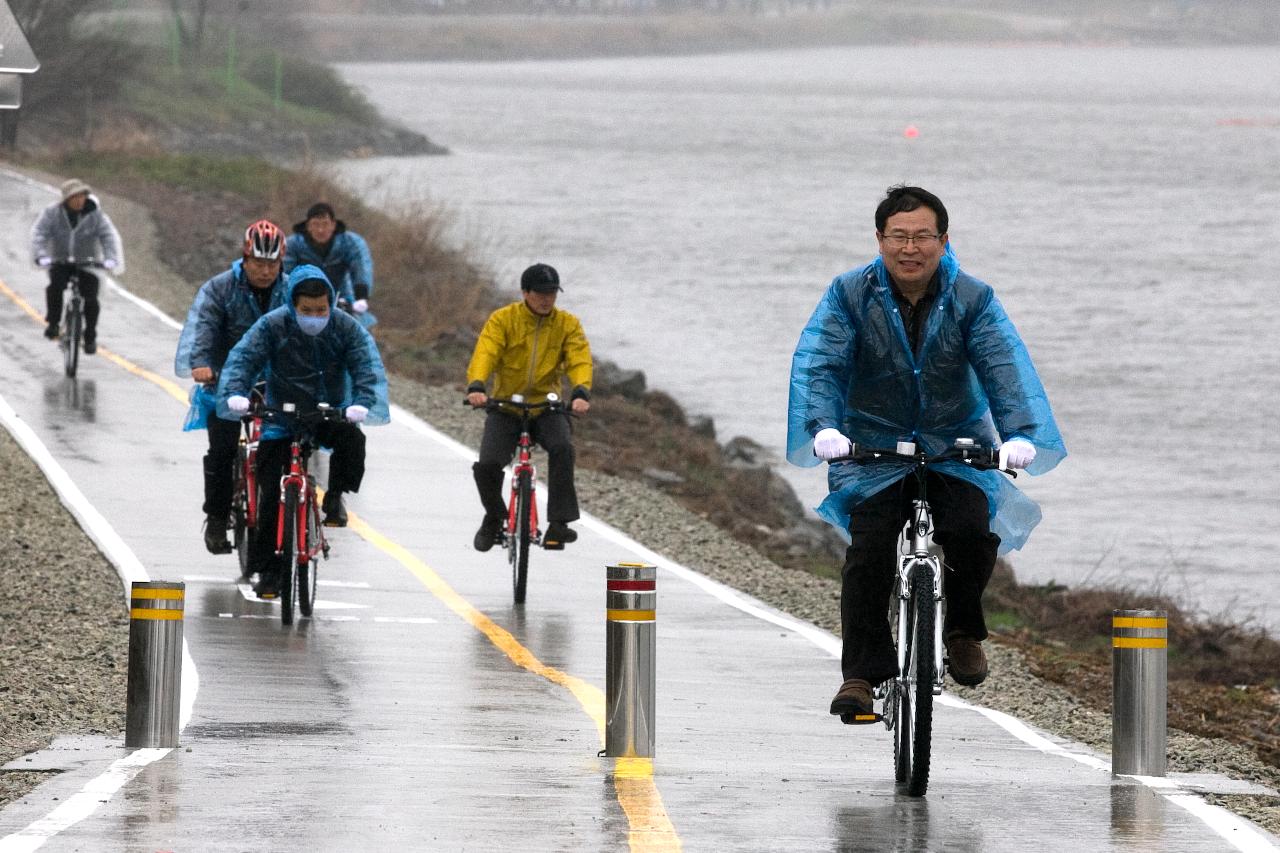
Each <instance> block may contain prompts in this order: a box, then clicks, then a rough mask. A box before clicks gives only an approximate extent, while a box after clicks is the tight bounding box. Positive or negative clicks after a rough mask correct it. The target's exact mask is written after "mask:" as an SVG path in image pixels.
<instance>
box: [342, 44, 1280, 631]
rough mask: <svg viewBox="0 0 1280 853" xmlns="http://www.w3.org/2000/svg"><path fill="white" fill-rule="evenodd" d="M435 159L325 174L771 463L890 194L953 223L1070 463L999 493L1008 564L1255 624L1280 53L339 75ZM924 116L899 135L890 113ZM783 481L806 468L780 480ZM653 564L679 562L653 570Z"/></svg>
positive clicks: (1272, 362)
mask: <svg viewBox="0 0 1280 853" xmlns="http://www.w3.org/2000/svg"><path fill="white" fill-rule="evenodd" d="M345 73H346V74H347V75H348V76H349V78H350V79H351V80H353V81H354V82H356V83H357V84H359V85H360V86H362V87H363V88H364V89H365V90H366V91H367V92H368V93H369V95H370V96H371V98H372V99H373V100H374V101H375V103H377V105H378V106H379V107H381V108H382V109H383V110H384V111H385V112H386V113H388V114H390V115H393V116H396V117H398V118H399V119H401V120H402V121H403V122H404V123H406V124H408V125H409V126H411V127H413V128H414V129H417V130H420V131H423V132H425V133H427V134H429V135H430V136H431V137H432V138H433V139H435V140H436V141H438V142H441V143H443V144H445V145H448V146H449V147H450V148H452V149H453V152H454V154H453V155H452V156H449V157H437V158H380V159H372V160H365V161H356V162H350V163H347V164H344V165H343V166H342V175H343V177H344V179H346V180H347V181H348V182H350V183H351V184H352V185H353V186H355V187H357V188H359V189H361V190H362V191H364V192H366V193H368V194H369V195H370V196H372V197H374V198H375V199H386V198H391V199H400V200H405V199H426V200H429V201H431V202H432V203H435V204H439V205H443V206H445V207H446V208H447V209H449V210H450V211H451V212H453V213H454V214H455V217H456V218H455V236H456V238H457V239H459V240H465V241H468V242H470V243H472V244H473V245H477V246H478V247H479V248H480V249H482V250H483V254H484V255H485V256H486V257H487V258H488V259H489V260H490V262H491V263H492V264H493V265H494V267H495V268H496V269H498V270H499V271H501V273H502V274H503V275H504V276H505V277H506V279H507V280H509V281H510V282H511V283H512V284H511V287H512V292H513V296H514V294H515V291H516V287H517V285H516V284H515V282H516V277H517V276H518V273H519V271H520V270H521V269H522V268H523V267H524V266H525V265H527V264H528V263H530V262H533V261H535V260H543V261H547V262H549V263H552V264H554V265H555V266H557V267H558V268H559V269H560V271H561V274H562V278H563V281H564V285H565V293H564V294H563V295H562V303H561V304H562V305H563V306H564V307H566V308H568V309H569V310H571V311H574V312H575V313H577V314H579V316H581V317H582V318H583V321H584V323H585V325H586V329H587V332H588V335H589V336H590V338H591V341H592V344H593V347H594V349H595V350H596V351H597V353H598V354H599V355H603V356H605V357H608V358H612V359H614V360H616V361H618V362H621V363H623V364H625V365H628V366H634V367H641V368H643V369H644V370H645V371H646V373H647V375H648V376H649V379H650V383H651V385H653V386H655V387H660V388H663V389H665V390H668V391H670V392H672V393H673V394H674V395H675V396H676V397H677V398H679V399H680V400H681V401H683V402H684V403H685V404H686V405H687V406H688V408H690V409H691V410H693V411H695V412H700V413H706V414H710V415H712V416H714V418H715V420H716V423H717V425H718V428H719V433H720V437H721V439H722V440H723V439H725V438H728V437H729V436H732V435H734V434H745V435H749V436H751V437H752V438H755V439H756V440H758V441H760V442H761V443H763V444H765V445H767V446H770V447H772V448H775V449H778V450H780V449H781V447H782V444H783V441H784V430H785V420H784V419H785V408H786V393H787V373H788V368H789V361H790V356H791V351H792V348H793V346H794V344H795V341H796V337H797V335H798V334H799V331H800V328H801V327H802V325H803V324H804V322H805V320H806V319H807V317H808V315H809V313H810V311H811V310H812V309H813V306H814V304H815V303H816V301H817V299H818V297H819V295H820V294H821V292H822V290H823V288H824V287H825V286H826V284H827V283H828V282H829V281H830V280H831V278H832V277H834V276H835V275H836V274H838V273H840V272H842V271H844V270H845V269H848V268H850V267H853V266H857V265H860V264H862V263H865V262H866V261H868V260H869V259H871V257H872V256H873V253H874V252H875V242H874V239H873V230H874V225H873V222H872V212H873V210H874V207H875V204H876V202H877V201H878V200H879V198H880V197H881V196H882V194H883V191H884V189H885V187H887V186H888V185H889V184H892V183H896V182H900V181H906V182H910V183H917V184H920V185H923V186H926V187H928V188H931V189H932V190H933V191H934V192H936V193H938V194H939V195H940V196H941V197H942V198H943V200H944V201H945V202H946V204H947V206H948V208H949V210H950V213H951V223H952V224H951V229H950V232H951V238H952V242H953V245H954V247H955V249H956V252H957V254H958V256H959V258H960V261H961V264H962V266H963V267H964V268H965V269H967V270H968V271H969V272H971V273H973V274H974V275H977V276H978V277H980V278H982V279H984V280H986V281H988V282H989V283H991V284H992V285H993V286H994V287H995V288H996V290H997V293H998V294H999V295H1000V298H1001V299H1002V301H1003V302H1004V304H1005V306H1006V308H1007V309H1008V311H1009V313H1010V314H1011V316H1012V317H1013V319H1014V321H1015V322H1016V324H1017V325H1018V328H1019V329H1020V331H1021V332H1022V334H1023V336H1024V338H1025V339H1026V341H1027V343H1028V345H1029V347H1030V349H1031V352H1032V354H1033V356H1034V358H1035V360H1036V362H1037V365H1038V366H1039V368H1040V372H1041V375H1042V377H1043V378H1044V381H1045V385H1046V386H1047V388H1048V390H1049V394H1050V398H1051V399H1052V401H1053V402H1054V405H1055V408H1056V411H1057V415H1058V418H1059V421H1060V424H1061V426H1062V430H1063V433H1064V434H1065V436H1066V440H1067V444H1068V447H1069V449H1070V451H1071V454H1072V455H1071V456H1070V457H1069V458H1068V459H1067V460H1066V462H1065V463H1064V464H1063V465H1062V466H1060V467H1059V468H1058V470H1057V471H1055V472H1053V473H1052V474H1050V475H1048V476H1046V477H1040V478H1036V479H1035V480H1034V481H1030V478H1025V477H1024V478H1020V479H1019V481H1018V482H1019V484H1020V485H1022V486H1023V487H1024V488H1025V489H1026V490H1027V491H1028V492H1030V493H1031V494H1033V495H1034V496H1035V497H1036V499H1037V500H1039V501H1040V503H1041V505H1042V506H1043V507H1044V510H1045V520H1044V522H1043V523H1042V524H1041V526H1040V528H1039V529H1038V530H1037V531H1036V533H1035V534H1034V535H1033V537H1032V540H1031V542H1030V543H1029V544H1028V546H1027V547H1026V548H1025V549H1024V550H1023V551H1021V552H1018V553H1015V554H1014V564H1015V566H1016V568H1017V571H1018V574H1019V576H1020V577H1021V578H1022V579H1023V580H1026V581H1048V580H1051V579H1052V580H1057V581H1060V582H1066V583H1079V582H1083V581H1086V580H1087V581H1091V582H1107V583H1118V584H1122V585H1127V586H1133V587H1136V588H1140V589H1144V590H1148V589H1158V590H1161V591H1165V592H1168V593H1170V594H1173V595H1174V596H1176V597H1177V598H1179V599H1181V600H1182V601H1184V602H1186V603H1190V604H1192V605H1195V606H1198V607H1200V608H1201V609H1202V610H1205V611H1208V612H1210V613H1214V614H1219V615H1225V616H1228V617H1229V618H1231V619H1233V620H1237V621H1238V620H1241V619H1244V618H1251V619H1254V620H1257V621H1259V622H1261V623H1262V624H1264V625H1267V626H1268V627H1269V628H1270V629H1271V631H1272V633H1280V573H1278V571H1277V566H1276V559H1277V558H1276V553H1277V550H1278V549H1280V498H1277V474H1278V473H1280V472H1278V470H1277V469H1278V468H1280V465H1278V460H1280V439H1278V438H1277V430H1276V420H1277V415H1278V414H1280V403H1278V402H1277V401H1278V400H1280V393H1278V392H1280V380H1278V379H1277V375H1278V373H1280V355H1278V354H1277V349H1276V347H1277V341H1278V339H1280V335H1278V334H1277V325H1278V323H1280V309H1278V308H1277V298H1276V292H1275V291H1276V282H1277V270H1278V269H1280V248H1278V246H1280V227H1278V223H1280V162H1278V157H1277V152H1280V94H1278V93H1280V53H1278V52H1277V51H1275V50H1269V49H1202V50H1188V49H1124V48H1045V47H1034V48H1033V47H1007V48H1006V47H999V48H990V47H987V48H978V47H974V48H969V47H965V48H958V47H957V48H937V47H887V48H875V49H868V48H856V49H855V48H849V49H824V50H811V51H791V52H782V53H752V54H735V55H723V56H709V57H689V58H674V59H673V58H662V59H657V58H654V59H610V60H593V61H574V62H541V63H502V64H421V65H363V66H348V67H346V68H345ZM909 125H911V126H914V127H915V128H917V129H918V136H915V137H914V138H908V137H907V136H906V135H905V134H904V129H905V128H906V127H907V126H909ZM788 476H790V477H791V479H792V481H793V482H794V483H795V484H796V487H797V489H798V490H799V491H800V493H801V495H802V497H804V498H805V500H806V501H807V502H808V503H809V504H810V505H813V504H816V503H817V501H818V500H820V499H821V497H822V496H823V495H824V494H825V481H824V476H823V474H822V472H821V470H820V469H809V470H800V469H795V468H790V469H789V471H788ZM677 556H678V555H677Z"/></svg>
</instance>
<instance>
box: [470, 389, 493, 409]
mask: <svg viewBox="0 0 1280 853" xmlns="http://www.w3.org/2000/svg"><path fill="white" fill-rule="evenodd" d="M487 402H489V395H488V394H486V393H484V392H483V391H472V392H471V393H469V394H467V405H469V406H471V407H472V408H476V409H483V408H484V404H485V403H487Z"/></svg>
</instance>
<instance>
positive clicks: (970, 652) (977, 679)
mask: <svg viewBox="0 0 1280 853" xmlns="http://www.w3.org/2000/svg"><path fill="white" fill-rule="evenodd" d="M947 659H948V661H949V666H948V668H949V669H950V671H951V677H952V678H953V679H955V682H956V684H963V685H964V686H966V687H976V686H978V685H979V684H981V683H982V682H984V681H986V679H987V671H988V668H987V654H986V652H984V651H983V650H982V641H981V640H975V639H973V638H972V637H969V636H967V635H965V634H951V635H949V636H948V637H947Z"/></svg>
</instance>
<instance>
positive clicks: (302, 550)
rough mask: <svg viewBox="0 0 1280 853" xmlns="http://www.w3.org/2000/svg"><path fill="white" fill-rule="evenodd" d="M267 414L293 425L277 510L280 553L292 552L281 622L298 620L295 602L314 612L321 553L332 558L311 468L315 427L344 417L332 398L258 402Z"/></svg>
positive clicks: (284, 580)
mask: <svg viewBox="0 0 1280 853" xmlns="http://www.w3.org/2000/svg"><path fill="white" fill-rule="evenodd" d="M256 414H257V415H258V416H259V417H260V418H261V419H262V420H271V421H277V422H280V423H286V424H288V425H289V427H290V429H291V431H292V433H293V440H292V441H291V442H290V444H289V468H288V470H287V471H285V473H284V476H282V477H281V478H280V509H279V512H278V513H277V514H276V556H277V557H279V556H284V557H287V558H288V561H289V570H288V573H287V574H286V575H285V576H284V577H282V578H281V579H280V580H281V584H280V622H281V623H282V624H284V625H292V624H293V611H294V606H295V604H296V605H297V609H298V611H299V612H301V614H302V615H303V616H310V615H311V612H312V609H313V607H314V605H315V600H316V574H317V572H318V570H319V568H320V557H322V556H323V557H324V558H325V559H326V560H327V559H329V543H328V542H327V541H326V540H325V538H324V528H323V527H322V526H321V524H320V501H319V500H318V499H317V496H316V481H315V478H314V477H312V476H311V473H310V471H309V470H308V463H309V461H310V459H311V451H312V450H313V449H315V445H316V438H315V430H316V427H318V426H319V425H320V424H321V423H324V422H325V421H341V420H343V417H342V412H341V410H339V409H335V408H333V407H332V406H330V405H329V404H327V403H320V404H319V405H318V406H317V407H316V409H315V410H314V411H311V412H299V411H298V410H297V407H296V406H295V405H294V404H293V403H284V404H283V405H282V406H281V407H280V408H279V409H272V408H268V407H266V406H259V407H258V408H257V411H256Z"/></svg>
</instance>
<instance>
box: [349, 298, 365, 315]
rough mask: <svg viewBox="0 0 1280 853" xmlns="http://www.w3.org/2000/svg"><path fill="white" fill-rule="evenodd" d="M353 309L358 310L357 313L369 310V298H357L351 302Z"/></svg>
mask: <svg viewBox="0 0 1280 853" xmlns="http://www.w3.org/2000/svg"><path fill="white" fill-rule="evenodd" d="M351 310H352V311H354V312H356V313H357V314H363V313H364V312H366V311H368V310H369V300H368V299H357V300H356V301H355V302H352V303H351Z"/></svg>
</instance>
